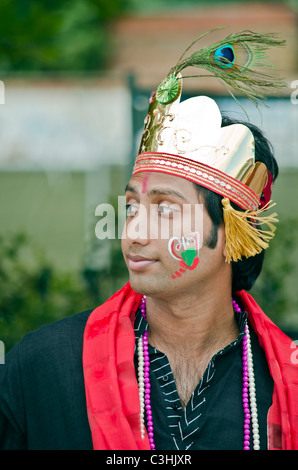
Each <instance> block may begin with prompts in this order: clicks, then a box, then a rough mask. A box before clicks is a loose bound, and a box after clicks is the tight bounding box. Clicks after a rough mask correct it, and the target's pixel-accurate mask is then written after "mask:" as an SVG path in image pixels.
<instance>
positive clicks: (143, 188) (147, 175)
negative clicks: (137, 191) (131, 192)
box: [142, 173, 150, 194]
mask: <svg viewBox="0 0 298 470" xmlns="http://www.w3.org/2000/svg"><path fill="white" fill-rule="evenodd" d="M149 176H150V173H146V175H145V178H144V179H143V184H142V194H144V193H145V192H146V191H147V184H148V180H149Z"/></svg>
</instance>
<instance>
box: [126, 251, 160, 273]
mask: <svg viewBox="0 0 298 470" xmlns="http://www.w3.org/2000/svg"><path fill="white" fill-rule="evenodd" d="M156 262H157V260H156V259H152V258H145V257H144V256H139V255H128V256H127V267H128V269H130V270H131V271H143V270H144V269H146V268H149V267H150V266H153V264H155V263H156Z"/></svg>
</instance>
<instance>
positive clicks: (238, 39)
mask: <svg viewBox="0 0 298 470" xmlns="http://www.w3.org/2000/svg"><path fill="white" fill-rule="evenodd" d="M216 29H221V28H216ZM216 29H212V30H211V31H208V32H207V33H204V34H202V35H201V36H199V37H198V38H196V39H195V40H194V41H193V42H192V43H191V44H190V45H189V46H188V47H187V49H186V50H185V51H184V52H183V54H182V56H181V57H180V59H179V61H178V63H177V64H176V65H175V66H174V67H172V68H171V70H170V71H169V73H168V75H167V78H166V79H165V80H164V81H163V83H161V85H159V87H158V88H157V91H156V99H157V101H159V102H160V103H163V104H165V103H169V102H171V101H173V100H174V99H175V97H176V96H177V95H178V93H179V85H177V82H178V83H179V80H180V78H181V75H180V74H181V72H182V70H184V69H186V68H188V67H198V68H201V69H204V70H207V71H208V72H210V73H211V75H206V74H205V75H190V76H184V77H183V78H190V77H206V76H207V77H216V78H217V79H218V80H219V81H220V82H221V83H222V85H223V86H224V87H225V88H226V89H227V91H228V92H229V93H230V94H231V95H232V96H233V98H234V99H236V97H235V96H234V94H233V92H232V91H231V89H230V88H232V89H233V90H235V91H236V92H238V93H240V94H242V95H244V96H246V97H247V98H249V99H250V100H251V101H253V102H254V103H255V104H258V103H259V102H263V101H264V100H265V91H266V90H268V89H270V88H280V87H284V86H286V84H285V82H283V81H280V80H277V79H275V78H274V77H273V76H271V74H268V73H265V72H260V71H257V70H256V69H255V68H258V67H264V66H267V67H268V68H272V65H271V64H269V63H267V56H266V51H267V50H268V49H269V48H270V47H273V46H274V47H276V46H284V45H285V41H284V40H280V39H278V37H277V36H276V35H275V34H260V33H254V32H251V31H241V32H239V33H234V34H230V35H229V36H227V37H226V38H225V39H223V40H220V41H218V42H217V43H215V44H212V45H211V46H208V47H204V48H202V49H199V50H197V51H195V52H193V53H192V54H190V55H189V56H187V57H185V56H186V54H187V53H188V52H189V50H190V49H191V48H192V47H193V46H194V45H195V44H196V43H197V42H198V41H199V40H200V39H202V38H203V37H205V36H207V35H208V34H209V33H211V32H213V31H215V30H216Z"/></svg>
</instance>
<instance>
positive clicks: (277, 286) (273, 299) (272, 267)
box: [251, 218, 298, 329]
mask: <svg viewBox="0 0 298 470" xmlns="http://www.w3.org/2000/svg"><path fill="white" fill-rule="evenodd" d="M297 240H298V219H297V218H291V219H287V220H284V221H282V222H280V223H279V224H278V226H277V233H276V236H275V237H274V238H273V240H271V242H270V247H269V248H268V249H267V250H266V253H265V261H264V265H263V269H262V272H261V275H260V277H259V278H258V280H257V282H256V284H255V286H254V287H253V289H252V292H251V293H252V295H253V296H254V298H255V299H256V301H257V302H258V303H259V305H260V306H261V308H262V309H263V310H264V312H265V313H266V315H267V316H268V317H269V318H271V320H273V321H274V322H275V323H277V325H279V326H280V327H282V326H284V325H285V324H286V323H287V322H288V316H289V314H295V317H296V318H295V319H294V322H293V323H294V324H293V326H292V327H293V328H294V329H297V324H298V322H297V318H298V315H297V314H298V300H297V286H296V284H297V281H296V280H297V265H296V260H297V255H295V254H294V252H295V250H297Z"/></svg>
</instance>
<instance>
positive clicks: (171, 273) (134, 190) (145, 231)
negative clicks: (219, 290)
mask: <svg viewBox="0 0 298 470" xmlns="http://www.w3.org/2000/svg"><path fill="white" fill-rule="evenodd" d="M126 201H127V221H126V225H125V228H124V231H123V236H122V251H123V256H124V259H125V262H126V264H127V267H128V270H129V275H130V283H131V287H132V288H133V289H134V290H135V291H136V292H139V293H141V294H145V295H149V296H155V297H161V296H162V297H166V296H170V295H171V296H173V295H177V294H178V293H179V292H183V293H184V294H186V293H188V292H189V293H191V292H192V293H193V292H194V289H195V290H198V287H199V286H200V285H201V286H203V285H206V284H207V283H211V284H212V278H213V277H214V276H218V275H220V273H224V272H225V273H226V263H225V237H224V228H223V227H220V228H219V233H218V242H217V245H216V247H215V248H214V249H210V248H208V247H207V246H205V245H204V241H205V240H206V239H207V238H208V235H209V234H210V231H211V228H212V222H211V219H210V217H209V215H208V213H207V211H206V210H205V208H204V204H202V203H203V201H199V199H198V193H197V191H196V190H195V187H194V185H193V184H192V183H191V182H189V181H187V180H184V179H183V178H179V177H176V176H171V175H166V174H161V173H155V172H148V173H138V174H136V175H134V176H132V178H131V179H130V181H129V183H128V185H127V188H126Z"/></svg>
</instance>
